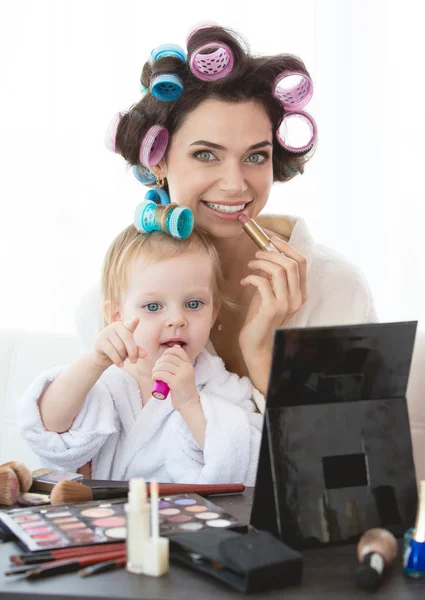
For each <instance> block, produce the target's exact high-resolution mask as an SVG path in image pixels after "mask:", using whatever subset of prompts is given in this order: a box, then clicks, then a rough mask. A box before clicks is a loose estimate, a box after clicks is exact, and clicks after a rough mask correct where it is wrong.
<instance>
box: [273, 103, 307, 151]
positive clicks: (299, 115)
mask: <svg viewBox="0 0 425 600" xmlns="http://www.w3.org/2000/svg"><path fill="white" fill-rule="evenodd" d="M294 118H299V119H302V120H303V121H304V122H306V123H307V124H308V125H309V127H310V131H311V136H310V139H309V141H308V142H307V143H305V144H302V145H301V146H296V145H293V144H291V143H289V141H288V140H286V139H285V137H284V136H283V135H282V134H281V132H280V129H281V127H282V125H284V124H285V121H288V120H290V119H294ZM276 137H277V140H278V142H279V144H280V145H281V146H282V148H285V149H286V150H288V151H289V152H295V153H297V152H304V150H309V149H310V148H311V147H312V146H313V144H314V142H315V141H316V138H317V125H316V121H315V120H314V119H313V117H312V116H311V115H309V114H308V113H306V112H304V111H302V110H300V111H292V112H287V113H286V114H285V116H284V117H283V120H282V123H281V124H280V127H279V129H278V130H277V131H276Z"/></svg>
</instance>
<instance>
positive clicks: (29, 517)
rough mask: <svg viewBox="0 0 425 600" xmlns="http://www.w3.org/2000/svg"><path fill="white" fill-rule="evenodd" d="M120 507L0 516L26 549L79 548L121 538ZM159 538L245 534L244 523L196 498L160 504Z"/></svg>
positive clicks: (41, 509)
mask: <svg viewBox="0 0 425 600" xmlns="http://www.w3.org/2000/svg"><path fill="white" fill-rule="evenodd" d="M124 506H125V503H123V502H122V500H112V501H107V502H105V501H102V500H100V501H96V502H84V503H75V504H62V505H57V506H36V507H32V508H17V509H12V510H7V511H4V512H2V513H0V521H1V522H3V523H4V524H5V525H6V526H7V527H8V528H9V529H10V530H11V531H12V532H13V533H14V534H15V535H16V537H17V538H18V539H19V541H20V542H21V543H22V544H23V545H24V546H25V547H26V548H27V549H28V550H30V551H32V552H35V551H39V550H49V549H56V548H66V547H72V546H84V545H91V544H100V543H106V542H109V543H110V542H113V541H118V540H119V541H122V540H125V538H126V517H125V512H124ZM159 518H160V535H161V536H170V535H173V534H176V533H188V532H193V531H200V530H202V529H233V530H236V531H241V532H244V531H246V525H244V524H243V523H240V522H239V521H238V520H237V519H235V517H232V516H231V515H229V514H228V513H225V512H223V511H222V509H221V508H219V507H218V506H216V505H215V504H213V503H212V502H209V501H208V500H206V499H205V498H202V497H201V496H198V494H180V495H176V496H167V497H165V498H161V499H160V501H159Z"/></svg>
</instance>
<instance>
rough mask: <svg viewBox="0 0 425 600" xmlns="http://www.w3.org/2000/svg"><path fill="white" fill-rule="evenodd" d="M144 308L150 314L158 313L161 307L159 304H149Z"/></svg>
mask: <svg viewBox="0 0 425 600" xmlns="http://www.w3.org/2000/svg"><path fill="white" fill-rule="evenodd" d="M143 308H147V309H148V311H149V312H156V311H157V310H159V309H160V305H159V304H158V302H149V304H145V306H144V307H143Z"/></svg>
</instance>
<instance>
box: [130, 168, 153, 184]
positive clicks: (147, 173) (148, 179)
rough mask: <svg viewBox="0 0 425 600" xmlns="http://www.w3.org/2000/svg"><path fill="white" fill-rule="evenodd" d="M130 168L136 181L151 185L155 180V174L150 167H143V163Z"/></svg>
mask: <svg viewBox="0 0 425 600" xmlns="http://www.w3.org/2000/svg"><path fill="white" fill-rule="evenodd" d="M131 170H132V172H133V175H134V177H135V178H136V179H137V181H140V183H143V184H145V185H152V183H155V181H156V177H155V175H154V174H153V173H152V171H151V170H150V169H148V167H144V166H143V165H133V166H132V167H131Z"/></svg>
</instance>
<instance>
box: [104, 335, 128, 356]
mask: <svg viewBox="0 0 425 600" xmlns="http://www.w3.org/2000/svg"><path fill="white" fill-rule="evenodd" d="M108 340H109V342H110V343H111V344H112V346H113V347H114V348H115V350H116V351H117V352H118V354H119V355H120V357H121V360H122V361H124V360H125V359H126V358H127V350H126V347H125V344H124V342H123V340H122V339H121V337H120V336H119V334H118V333H117V332H116V330H115V329H112V331H110V332H109V335H108Z"/></svg>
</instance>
